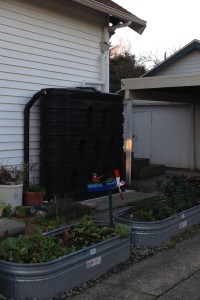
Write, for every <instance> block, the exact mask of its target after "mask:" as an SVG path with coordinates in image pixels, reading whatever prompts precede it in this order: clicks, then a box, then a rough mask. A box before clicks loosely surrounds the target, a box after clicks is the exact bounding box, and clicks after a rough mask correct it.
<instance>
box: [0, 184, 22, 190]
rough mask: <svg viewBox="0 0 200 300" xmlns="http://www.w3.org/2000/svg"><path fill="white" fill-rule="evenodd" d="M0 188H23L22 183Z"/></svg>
mask: <svg viewBox="0 0 200 300" xmlns="http://www.w3.org/2000/svg"><path fill="white" fill-rule="evenodd" d="M0 187H1V188H5V189H6V188H10V189H12V188H13V189H14V188H16V187H23V183H20V184H0Z"/></svg>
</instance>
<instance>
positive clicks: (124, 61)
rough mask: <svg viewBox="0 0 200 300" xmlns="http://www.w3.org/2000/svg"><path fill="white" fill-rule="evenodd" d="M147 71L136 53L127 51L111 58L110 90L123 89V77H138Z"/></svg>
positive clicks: (113, 91)
mask: <svg viewBox="0 0 200 300" xmlns="http://www.w3.org/2000/svg"><path fill="white" fill-rule="evenodd" d="M144 73H146V68H145V66H144V64H140V63H138V62H137V60H136V58H135V55H132V54H130V53H129V52H125V53H124V54H119V55H114V56H112V57H111V58H110V92H112V93H115V92H117V91H119V90H120V89H121V84H122V82H121V79H122V78H137V77H140V76H142V75H143V74H144Z"/></svg>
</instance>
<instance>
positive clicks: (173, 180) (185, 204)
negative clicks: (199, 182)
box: [157, 175, 196, 212]
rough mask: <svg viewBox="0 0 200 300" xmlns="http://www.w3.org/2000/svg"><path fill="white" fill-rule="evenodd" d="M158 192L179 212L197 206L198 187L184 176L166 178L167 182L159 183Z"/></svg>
mask: <svg viewBox="0 0 200 300" xmlns="http://www.w3.org/2000/svg"><path fill="white" fill-rule="evenodd" d="M157 190H158V191H159V192H160V193H161V194H162V195H163V197H164V199H166V200H167V202H168V205H169V206H170V207H172V208H174V209H175V210H176V211H177V212H179V211H182V210H184V209H188V208H190V207H192V206H194V204H195V194H196V187H195V185H194V184H193V183H192V182H189V181H187V177H186V176H184V175H170V176H166V180H162V181H160V182H157Z"/></svg>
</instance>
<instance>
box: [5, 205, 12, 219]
mask: <svg viewBox="0 0 200 300" xmlns="http://www.w3.org/2000/svg"><path fill="white" fill-rule="evenodd" d="M11 216H12V208H11V205H10V204H5V205H4V210H3V217H11Z"/></svg>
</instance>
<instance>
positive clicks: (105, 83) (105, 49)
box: [81, 26, 110, 93]
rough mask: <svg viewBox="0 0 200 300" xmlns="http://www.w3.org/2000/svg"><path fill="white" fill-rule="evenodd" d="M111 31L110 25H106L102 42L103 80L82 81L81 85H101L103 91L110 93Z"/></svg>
mask: <svg viewBox="0 0 200 300" xmlns="http://www.w3.org/2000/svg"><path fill="white" fill-rule="evenodd" d="M109 38H110V36H109V32H108V26H105V27H104V29H103V42H102V43H101V52H102V54H101V74H102V79H101V80H94V81H92V80H91V81H82V84H81V86H82V87H86V86H93V85H101V86H102V91H103V92H106V93H108V92H109V47H110V45H109Z"/></svg>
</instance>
